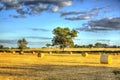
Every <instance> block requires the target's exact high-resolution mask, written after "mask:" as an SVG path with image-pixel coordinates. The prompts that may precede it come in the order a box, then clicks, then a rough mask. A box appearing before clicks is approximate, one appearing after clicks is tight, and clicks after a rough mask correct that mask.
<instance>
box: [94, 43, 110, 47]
mask: <svg viewBox="0 0 120 80" xmlns="http://www.w3.org/2000/svg"><path fill="white" fill-rule="evenodd" d="M108 46H109V45H107V44H103V43H100V42H97V43H96V44H95V47H97V48H105V47H108Z"/></svg>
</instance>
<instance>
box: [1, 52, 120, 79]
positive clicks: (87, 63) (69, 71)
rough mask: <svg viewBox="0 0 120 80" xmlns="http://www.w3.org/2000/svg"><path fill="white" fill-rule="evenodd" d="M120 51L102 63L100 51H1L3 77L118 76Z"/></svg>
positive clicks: (113, 77) (111, 77) (69, 77)
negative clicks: (114, 71)
mask: <svg viewBox="0 0 120 80" xmlns="http://www.w3.org/2000/svg"><path fill="white" fill-rule="evenodd" d="M119 59H120V55H116V56H113V64H100V55H93V54H89V56H88V57H82V56H81V55H80V54H71V55H70V54H51V55H50V54H45V56H44V57H43V58H40V57H37V55H36V54H29V55H28V54H24V55H19V54H10V53H6V54H5V53H4V54H3V53H0V80H115V79H116V78H115V75H114V74H113V73H112V71H113V70H119V69H120V60H119Z"/></svg>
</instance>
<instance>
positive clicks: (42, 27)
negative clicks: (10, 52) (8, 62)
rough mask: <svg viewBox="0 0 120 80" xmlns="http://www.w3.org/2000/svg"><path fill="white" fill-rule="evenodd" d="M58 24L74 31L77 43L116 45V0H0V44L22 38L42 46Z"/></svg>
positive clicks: (119, 14)
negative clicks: (76, 35) (76, 32)
mask: <svg viewBox="0 0 120 80" xmlns="http://www.w3.org/2000/svg"><path fill="white" fill-rule="evenodd" d="M58 26H59V27H69V28H70V29H76V30H78V31H79V33H78V37H76V38H75V40H74V42H75V44H78V45H83V44H94V43H96V42H103V43H107V44H110V45H120V41H119V40H120V37H119V35H120V0H83V1H82V0H64V1H63V0H32V1H29V0H28V1H25V0H24V1H20V0H0V36H1V37H0V45H4V46H8V47H16V46H17V40H19V39H21V38H26V39H27V41H28V46H29V47H44V46H45V44H47V43H51V40H52V38H53V34H52V30H53V29H54V28H56V27H58Z"/></svg>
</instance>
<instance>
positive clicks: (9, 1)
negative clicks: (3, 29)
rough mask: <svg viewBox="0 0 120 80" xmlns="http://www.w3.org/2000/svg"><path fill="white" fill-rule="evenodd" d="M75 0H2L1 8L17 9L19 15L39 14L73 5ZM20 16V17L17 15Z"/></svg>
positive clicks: (0, 0) (0, 2)
mask: <svg viewBox="0 0 120 80" xmlns="http://www.w3.org/2000/svg"><path fill="white" fill-rule="evenodd" d="M72 2H73V0H0V11H1V10H15V11H16V12H17V13H18V14H19V15H16V16H14V15H13V17H15V18H19V16H20V17H21V15H26V14H29V15H32V14H38V13H41V12H43V11H50V12H58V11H59V10H60V8H62V7H65V6H70V5H72ZM17 16H18V17H17Z"/></svg>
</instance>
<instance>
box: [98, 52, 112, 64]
mask: <svg viewBox="0 0 120 80" xmlns="http://www.w3.org/2000/svg"><path fill="white" fill-rule="evenodd" d="M100 63H101V64H111V63H112V56H111V55H109V54H102V55H101V56H100Z"/></svg>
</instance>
